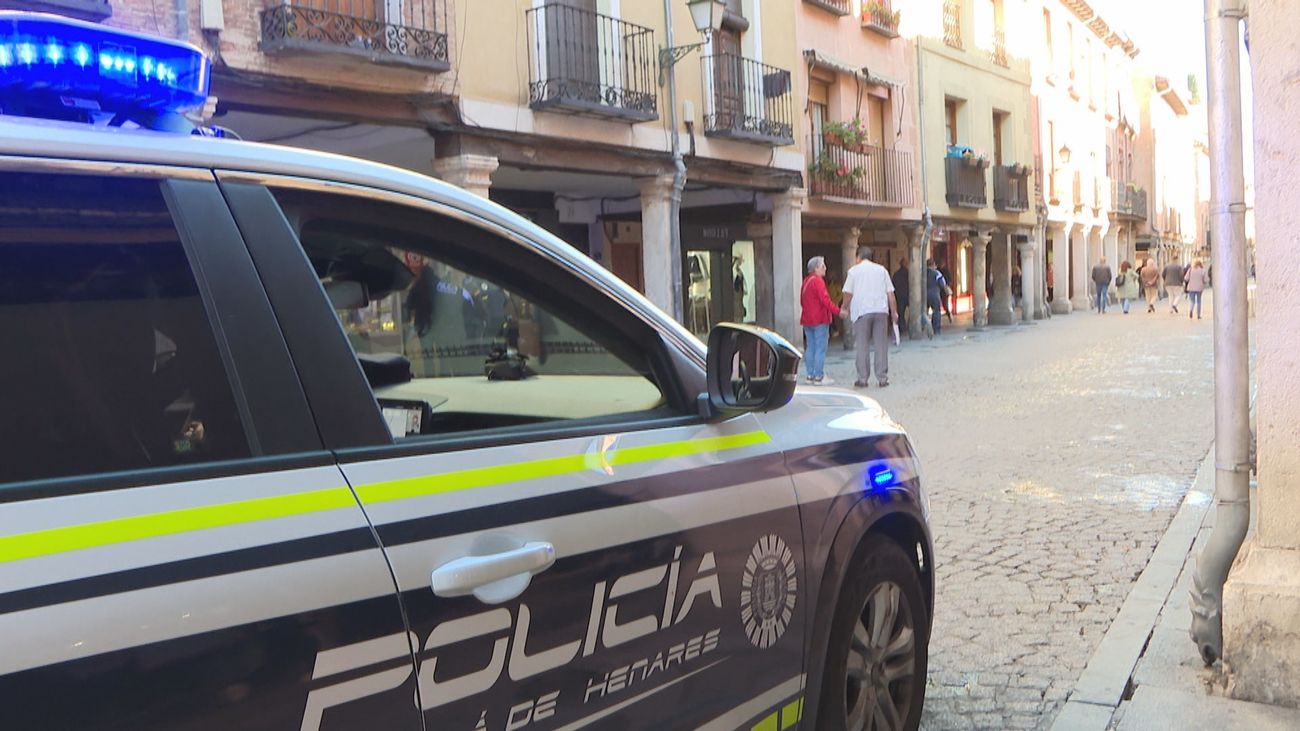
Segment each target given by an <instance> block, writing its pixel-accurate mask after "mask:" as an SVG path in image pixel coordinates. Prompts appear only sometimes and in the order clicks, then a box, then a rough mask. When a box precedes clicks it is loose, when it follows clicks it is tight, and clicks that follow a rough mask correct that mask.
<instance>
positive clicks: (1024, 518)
mask: <svg viewBox="0 0 1300 731" xmlns="http://www.w3.org/2000/svg"><path fill="white" fill-rule="evenodd" d="M1207 300H1208V298H1207ZM1161 305H1165V303H1164V302H1161ZM1206 305H1207V314H1206V318H1205V319H1204V320H1200V321H1196V320H1189V319H1188V318H1187V317H1186V316H1185V315H1180V316H1174V315H1171V314H1168V311H1167V310H1168V308H1167V306H1165V307H1164V308H1162V309H1161V310H1160V311H1158V312H1157V313H1156V314H1147V313H1146V312H1145V311H1144V309H1145V308H1143V311H1135V312H1133V313H1132V314H1129V315H1127V316H1126V315H1123V314H1121V313H1120V311H1119V308H1118V307H1115V308H1112V309H1111V311H1110V312H1109V313H1108V314H1106V315H1105V316H1099V315H1097V314H1095V313H1093V312H1088V311H1084V312H1076V313H1074V314H1071V315H1068V316H1057V317H1054V318H1052V319H1051V320H1045V321H1040V322H1038V323H1036V324H1033V325H1018V326H1014V327H1003V328H989V329H986V330H983V331H980V332H970V331H962V330H960V329H955V330H956V331H955V332H953V331H951V330H950V331H946V332H945V333H944V334H943V335H941V336H940V337H938V338H936V339H934V340H928V341H926V340H923V341H919V342H918V341H904V343H903V345H902V347H901V348H894V349H893V352H892V353H891V358H890V381H891V385H890V386H889V387H888V388H885V389H881V388H877V387H876V386H875V379H874V378H873V379H872V386H871V387H870V388H869V389H866V393H867V394H868V395H870V396H872V397H874V398H876V399H877V400H878V401H880V403H881V404H882V405H883V406H884V407H885V408H886V410H888V412H889V413H890V415H891V416H893V417H894V419H896V420H897V421H899V422H900V423H901V424H903V425H904V426H905V427H906V428H907V429H908V431H909V433H910V434H911V436H912V439H913V442H914V444H915V446H916V449H917V451H918V452H919V453H920V455H921V458H922V461H923V468H924V474H925V478H926V484H927V487H928V490H929V494H930V505H931V521H932V526H933V529H934V535H935V553H936V556H935V562H936V570H937V578H938V596H937V599H936V607H935V617H934V633H933V638H932V640H931V644H930V675H929V680H928V687H927V694H926V708H925V715H924V718H923V721H922V728H923V729H926V730H927V731H942V730H945V729H999V730H1000V729H1021V728H1024V729H1046V728H1048V727H1049V726H1050V725H1051V723H1052V720H1053V718H1054V717H1055V716H1056V714H1057V712H1058V711H1059V710H1060V707H1061V705H1062V704H1063V702H1064V700H1065V698H1066V696H1067V695H1068V694H1069V691H1070V689H1071V688H1072V687H1073V684H1074V682H1075V680H1076V679H1077V678H1078V676H1079V674H1080V672H1081V671H1082V670H1083V668H1084V666H1085V665H1086V664H1087V662H1088V659H1089V657H1090V656H1091V655H1092V653H1093V650H1094V649H1095V648H1096V645H1097V643H1098V642H1099V641H1100V640H1101V637H1102V635H1103V634H1105V632H1106V630H1107V628H1108V627H1109V625H1110V622H1111V620H1112V619H1113V618H1114V616H1115V614H1116V612H1117V611H1118V610H1119V607H1120V604H1121V603H1122V602H1123V601H1124V598H1125V596H1126V595H1127V594H1128V591H1129V589H1130V587H1131V586H1132V584H1133V582H1134V580H1135V579H1136V577H1137V576H1138V574H1139V573H1140V572H1141V571H1142V569H1143V567H1144V566H1145V565H1146V563H1147V560H1148V558H1149V557H1150V555H1151V552H1152V550H1153V549H1154V547H1155V545H1156V543H1157V542H1158V541H1159V540H1160V537H1161V535H1162V534H1163V532H1164V530H1165V528H1166V526H1167V525H1168V524H1169V521H1170V519H1171V518H1172V517H1173V514H1174V512H1175V511H1176V509H1177V507H1178V504H1179V501H1180V500H1181V498H1182V496H1183V494H1184V493H1185V492H1186V490H1187V488H1188V486H1189V485H1190V484H1191V482H1192V479H1193V477H1194V475H1195V472H1196V467H1197V465H1198V463H1199V462H1200V460H1201V459H1202V458H1203V457H1204V455H1205V453H1206V450H1207V449H1208V448H1209V446H1210V444H1211V441H1212V439H1213V412H1214V404H1213V341H1212V338H1213V335H1212V323H1211V320H1210V317H1209V313H1208V305H1209V302H1208V301H1207V302H1206ZM850 356H851V354H848V353H845V352H843V351H842V350H840V349H839V346H838V345H836V344H832V346H831V353H830V357H829V358H828V366H827V375H828V376H831V377H832V378H834V379H836V381H837V385H840V386H847V385H851V384H852V382H853V380H854V378H853V365H852V361H851V359H850Z"/></svg>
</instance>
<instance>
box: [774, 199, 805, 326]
mask: <svg viewBox="0 0 1300 731" xmlns="http://www.w3.org/2000/svg"><path fill="white" fill-rule="evenodd" d="M807 200H808V191H806V190H804V189H803V188H790V189H789V190H787V191H786V192H784V193H781V194H780V195H775V196H772V306H773V309H774V310H775V313H776V331H777V332H779V333H781V335H783V336H785V338H786V339H787V340H789V341H790V342H792V343H798V342H800V340H799V284H800V283H801V282H802V281H803V272H804V267H803V266H801V264H800V260H801V259H802V258H803V206H804V203H805V202H806V201H807Z"/></svg>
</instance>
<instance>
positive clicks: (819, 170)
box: [808, 152, 866, 187]
mask: <svg viewBox="0 0 1300 731" xmlns="http://www.w3.org/2000/svg"><path fill="white" fill-rule="evenodd" d="M808 173H809V174H810V175H812V177H813V178H815V179H816V180H822V181H825V182H827V183H832V184H834V185H848V186H850V187H856V186H857V184H858V182H859V181H861V180H862V178H863V176H865V175H866V171H865V170H863V169H862V168H861V167H851V166H849V165H848V164H847V163H842V162H836V161H835V160H834V159H832V158H831V156H830V155H828V154H827V153H825V152H823V153H822V154H820V155H818V156H817V161H816V162H814V163H813V164H812V165H811V166H810V167H809V168H808Z"/></svg>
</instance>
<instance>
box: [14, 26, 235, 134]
mask: <svg viewBox="0 0 1300 731" xmlns="http://www.w3.org/2000/svg"><path fill="white" fill-rule="evenodd" d="M209 74H210V67H209V65H208V59H207V57H206V56H204V55H203V51H201V50H200V49H198V48H196V47H194V46H191V45H189V44H188V43H181V42H178V41H172V40H168V39H164V38H154V37H150V36H146V35H140V34H136V33H130V32H127V31H122V30H117V29H115V28H106V27H104V26H100V25H95V24H93V23H86V22H82V21H78V20H71V19H68V18H63V17H60V16H57V15H45V14H42V13H21V12H0V112H3V113H4V114H21V115H26V116H56V117H62V118H66V117H69V116H71V115H73V114H76V113H80V114H81V115H82V116H83V117H85V116H93V115H95V113H111V114H112V115H114V116H116V117H119V118H121V119H130V120H132V121H136V122H137V123H140V124H142V125H144V126H154V124H153V123H152V122H154V121H155V120H158V119H160V118H165V117H168V116H172V117H175V116H179V115H180V114H181V113H184V112H187V111H190V110H193V109H197V108H199V107H201V106H202V105H203V103H204V102H205V101H206V100H207V98H208V82H209ZM100 116H103V115H100ZM119 123H120V121H119ZM164 126H166V125H165V124H164Z"/></svg>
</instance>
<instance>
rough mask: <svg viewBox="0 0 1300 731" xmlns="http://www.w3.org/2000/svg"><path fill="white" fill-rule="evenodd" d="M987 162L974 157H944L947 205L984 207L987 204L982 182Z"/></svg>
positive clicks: (986, 195) (985, 190)
mask: <svg viewBox="0 0 1300 731" xmlns="http://www.w3.org/2000/svg"><path fill="white" fill-rule="evenodd" d="M987 166H988V164H987V163H985V162H981V161H980V160H978V159H975V158H965V157H946V158H944V160H943V172H944V178H946V180H947V183H948V195H947V199H948V205H950V206H952V207H954V208H984V207H985V206H987V205H988V204H989V201H988V192H987V188H986V187H985V182H984V168H986V167H987Z"/></svg>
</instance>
